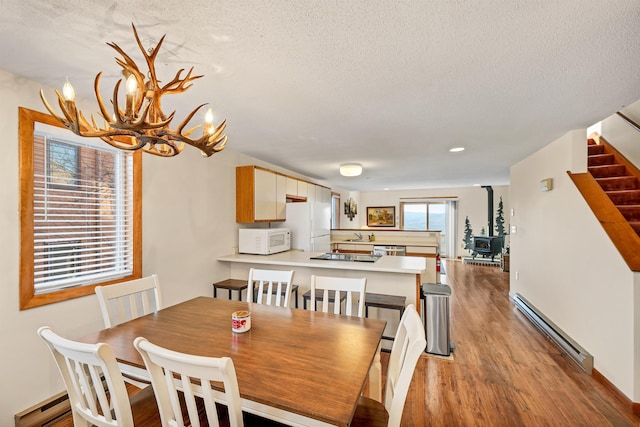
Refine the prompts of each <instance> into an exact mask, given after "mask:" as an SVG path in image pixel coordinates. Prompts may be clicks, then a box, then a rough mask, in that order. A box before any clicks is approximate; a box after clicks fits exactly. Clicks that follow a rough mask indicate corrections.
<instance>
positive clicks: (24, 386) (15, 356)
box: [0, 70, 321, 426]
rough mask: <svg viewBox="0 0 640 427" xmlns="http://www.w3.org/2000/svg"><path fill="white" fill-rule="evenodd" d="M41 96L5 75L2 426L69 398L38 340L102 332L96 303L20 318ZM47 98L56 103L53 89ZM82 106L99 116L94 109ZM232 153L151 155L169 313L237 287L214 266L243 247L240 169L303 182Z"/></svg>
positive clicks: (158, 256) (151, 233)
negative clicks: (29, 122)
mask: <svg viewBox="0 0 640 427" xmlns="http://www.w3.org/2000/svg"><path fill="white" fill-rule="evenodd" d="M41 88H42V87H41V86H40V85H39V84H36V83H34V82H30V81H27V80H25V79H23V78H20V77H18V76H15V75H12V74H9V73H6V72H4V71H2V70H0V99H1V100H2V102H1V103H0V130H2V136H3V138H2V148H3V156H0V183H1V184H0V200H1V202H0V242H1V245H0V271H2V276H1V277H2V279H0V348H1V349H2V350H0V378H2V381H3V384H4V386H3V387H1V390H0V426H8V425H13V422H14V421H13V416H14V414H16V413H17V412H20V411H22V410H24V409H26V408H28V407H30V406H32V405H34V404H36V403H38V402H41V401H42V400H44V399H46V398H49V397H51V396H53V395H54V394H56V393H58V392H60V391H62V390H63V389H64V386H63V384H62V381H61V379H60V375H59V373H58V371H57V368H56V367H55V365H54V362H53V359H52V358H51V356H50V354H49V353H48V350H47V348H46V347H45V344H44V343H43V342H42V341H41V340H40V338H38V337H37V335H36V330H37V329H38V327H40V326H42V325H49V326H51V327H52V328H53V329H54V330H55V331H56V332H58V333H60V334H61V335H63V336H67V337H70V338H73V337H78V336H81V335H84V334H87V333H89V332H93V331H95V330H98V329H102V328H103V323H102V317H101V315H100V310H99V308H98V302H97V300H96V297H95V296H94V295H90V296H86V297H82V298H76V299H73V300H70V301H65V302H61V303H57V304H51V305H47V306H43V307H37V308H33V309H30V310H24V311H20V310H19V309H18V266H19V258H18V253H19V247H20V244H19V218H18V203H19V199H18V106H23V107H27V108H30V109H33V110H38V111H46V110H45V109H44V106H43V105H42V103H41V101H40V98H39V96H38V92H39V90H40V89H41ZM45 92H46V93H47V94H52V96H54V97H55V95H53V93H54V92H53V89H46V88H45ZM80 105H81V107H82V108H83V109H86V110H87V111H95V110H96V106H95V105H94V104H93V103H92V102H91V103H80ZM85 105H86V107H85ZM232 147H233V142H232V141H230V142H229V146H228V147H227V148H226V149H225V150H224V151H222V152H220V153H218V154H216V155H214V156H213V157H211V158H204V157H202V156H201V155H200V153H199V152H198V151H197V150H195V149H191V148H190V147H186V148H185V151H184V152H183V153H182V154H180V155H179V156H177V157H174V158H169V159H165V158H159V157H155V156H151V155H143V184H142V186H143V191H142V193H143V196H142V197H143V206H142V212H143V274H145V275H147V274H151V273H157V274H158V275H159V278H160V283H161V287H162V292H163V300H164V303H165V304H166V305H173V304H176V303H178V302H180V301H184V300H187V299H190V298H192V297H195V296H199V295H211V294H212V288H211V283H213V282H215V281H218V280H221V279H225V278H228V277H229V266H228V264H227V265H225V264H223V263H218V262H217V261H215V260H216V258H217V257H218V256H221V255H225V254H229V253H231V251H232V248H233V247H235V246H237V228H238V226H237V224H236V222H235V167H236V165H246V164H259V165H263V166H266V167H269V168H271V169H274V170H280V171H282V172H286V173H288V174H290V175H294V174H293V173H290V172H288V171H284V170H281V169H278V168H277V167H274V166H272V165H269V164H267V163H264V162H261V161H259V160H256V159H253V158H250V157H247V156H244V155H241V154H239V153H237V152H234V151H233V148H232ZM299 177H300V178H303V179H308V178H306V177H303V176H299ZM319 184H321V183H319ZM8 384H10V386H8Z"/></svg>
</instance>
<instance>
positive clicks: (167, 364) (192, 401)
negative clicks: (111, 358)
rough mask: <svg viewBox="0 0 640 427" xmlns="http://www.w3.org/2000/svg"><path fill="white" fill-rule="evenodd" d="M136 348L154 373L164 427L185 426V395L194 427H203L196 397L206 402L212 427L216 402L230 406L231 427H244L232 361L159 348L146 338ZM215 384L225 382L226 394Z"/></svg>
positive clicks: (214, 424) (214, 423)
mask: <svg viewBox="0 0 640 427" xmlns="http://www.w3.org/2000/svg"><path fill="white" fill-rule="evenodd" d="M133 345H134V346H135V348H136V349H137V350H138V352H140V355H141V356H142V360H143V361H144V364H145V366H146V367H147V370H148V371H149V373H150V374H151V384H152V385H153V390H154V392H155V396H156V400H157V402H158V408H159V409H160V418H161V419H162V426H163V427H177V426H180V427H183V426H184V424H183V415H182V414H183V413H184V408H182V406H181V403H180V394H184V405H185V406H186V408H187V412H188V419H189V421H190V425H191V426H193V427H199V426H200V415H199V413H198V404H197V401H196V396H198V397H201V398H202V399H203V401H204V410H205V412H206V417H207V421H208V423H209V424H208V425H209V426H211V427H213V426H216V427H217V426H219V422H218V409H217V407H216V401H223V402H224V404H225V405H226V406H227V409H228V417H229V425H230V426H231V427H242V426H243V425H244V424H243V420H242V402H241V400H240V391H239V389H238V380H237V378H236V371H235V368H234V366H233V360H231V358H229V357H203V356H194V355H190V354H185V353H180V352H176V351H172V350H169V349H166V348H163V347H160V346H157V345H155V344H153V343H151V342H149V341H148V340H147V339H146V338H143V337H138V338H136V339H135V340H134V342H133ZM212 381H215V382H216V383H218V384H220V383H222V385H223V386H224V391H223V392H220V391H217V390H215V389H214V388H213V384H212ZM180 392H181V393H180Z"/></svg>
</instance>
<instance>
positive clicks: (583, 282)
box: [510, 130, 639, 401]
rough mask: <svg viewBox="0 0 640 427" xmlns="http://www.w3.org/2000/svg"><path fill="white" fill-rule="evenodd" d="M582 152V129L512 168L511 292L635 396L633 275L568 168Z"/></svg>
mask: <svg viewBox="0 0 640 427" xmlns="http://www.w3.org/2000/svg"><path fill="white" fill-rule="evenodd" d="M581 153H582V154H581ZM579 158H580V159H582V160H577V159H579ZM585 159H586V131H585V130H581V131H574V132H570V133H568V134H567V135H565V136H563V137H561V138H559V139H558V140H556V141H554V142H553V143H551V144H549V145H548V146H546V147H545V148H543V149H541V150H540V151H538V152H536V153H534V154H533V155H531V156H530V157H528V158H527V159H525V160H523V161H521V162H520V163H518V164H516V165H514V166H513V167H512V168H511V188H510V195H511V197H510V202H511V208H512V209H514V213H515V215H514V216H513V217H512V218H511V224H513V225H515V226H517V232H516V234H512V235H511V236H510V241H511V268H510V271H511V273H510V275H511V276H510V280H511V292H512V293H520V294H521V295H523V296H524V297H525V298H526V299H527V300H529V301H530V302H531V303H532V304H533V305H534V306H536V307H537V308H538V309H539V310H540V311H542V312H543V313H544V314H545V315H546V316H547V317H549V318H550V319H551V320H552V321H553V322H554V323H556V324H557V325H558V326H559V327H560V328H561V329H562V330H564V331H565V332H566V333H567V334H568V335H569V336H571V337H572V338H573V339H574V340H575V341H577V342H578V343H579V344H580V345H581V346H582V347H584V348H585V349H586V350H587V351H588V352H590V353H591V354H592V355H593V357H594V367H595V368H596V369H597V370H598V371H599V372H600V373H602V375H604V376H605V377H606V378H607V379H608V380H609V381H611V382H612V383H613V384H614V385H615V386H616V387H617V388H618V389H620V390H621V391H622V392H623V393H624V394H625V395H626V396H627V397H629V398H630V399H632V400H633V401H638V398H639V396H638V395H637V392H635V390H636V389H637V387H636V386H635V385H634V382H637V380H636V379H635V376H637V375H636V374H635V372H637V371H636V369H635V367H634V364H635V363H636V362H635V361H634V355H635V354H637V353H636V349H635V338H634V321H635V319H634V316H635V312H636V309H635V304H634V300H635V299H638V297H637V296H636V295H635V294H634V280H635V279H634V274H633V273H632V272H631V271H630V270H629V268H628V267H627V265H626V264H625V262H624V261H623V259H622V257H621V256H620V255H619V254H618V252H617V251H616V249H615V247H614V246H613V244H612V243H611V241H610V240H609V238H608V237H607V235H606V234H605V232H604V230H603V229H602V227H601V226H600V224H599V223H598V221H597V220H596V218H595V216H594V215H593V213H592V212H591V210H590V209H589V207H588V206H587V204H586V202H585V201H584V199H583V198H582V196H581V195H580V193H579V192H578V190H577V189H576V187H575V185H574V184H573V182H572V181H571V179H570V178H569V177H568V175H567V173H566V171H568V170H574V171H576V172H582V171H584V170H585V167H584V166H585V163H586V160H585ZM544 178H553V185H554V188H553V190H552V191H549V192H541V191H540V190H539V182H540V180H541V179H544Z"/></svg>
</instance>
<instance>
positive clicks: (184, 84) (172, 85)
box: [161, 67, 203, 95]
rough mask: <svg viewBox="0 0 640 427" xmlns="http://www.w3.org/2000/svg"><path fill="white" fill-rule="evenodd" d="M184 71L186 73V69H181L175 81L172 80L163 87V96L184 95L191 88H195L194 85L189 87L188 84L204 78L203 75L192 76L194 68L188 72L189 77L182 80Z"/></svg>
mask: <svg viewBox="0 0 640 427" xmlns="http://www.w3.org/2000/svg"><path fill="white" fill-rule="evenodd" d="M183 71H184V68H181V69H180V70H178V72H177V73H176V75H175V77H174V78H173V80H171V81H170V82H169V83H167V84H166V85H164V86H163V87H162V89H161V90H162V94H163V95H164V94H165V93H182V92H184V91H186V90H187V89H189V88H190V87H191V86H193V84H189V85H188V83H191V82H192V81H194V80H196V79H199V78H200V77H203V76H201V75H200V76H191V73H193V67H191V68H190V69H189V71H188V72H187V75H186V76H185V77H184V78H180V75H181V74H182V72H183Z"/></svg>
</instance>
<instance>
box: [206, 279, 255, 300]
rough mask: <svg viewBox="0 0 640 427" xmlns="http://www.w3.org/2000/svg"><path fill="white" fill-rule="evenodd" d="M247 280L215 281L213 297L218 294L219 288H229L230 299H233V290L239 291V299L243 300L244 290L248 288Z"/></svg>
mask: <svg viewBox="0 0 640 427" xmlns="http://www.w3.org/2000/svg"><path fill="white" fill-rule="evenodd" d="M247 287H248V285H247V281H246V280H240V279H226V280H222V281H220V282H216V283H213V297H214V298H215V297H217V296H218V289H227V290H228V291H229V299H231V295H232V294H231V292H232V291H238V301H242V291H243V290H245V289H247Z"/></svg>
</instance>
